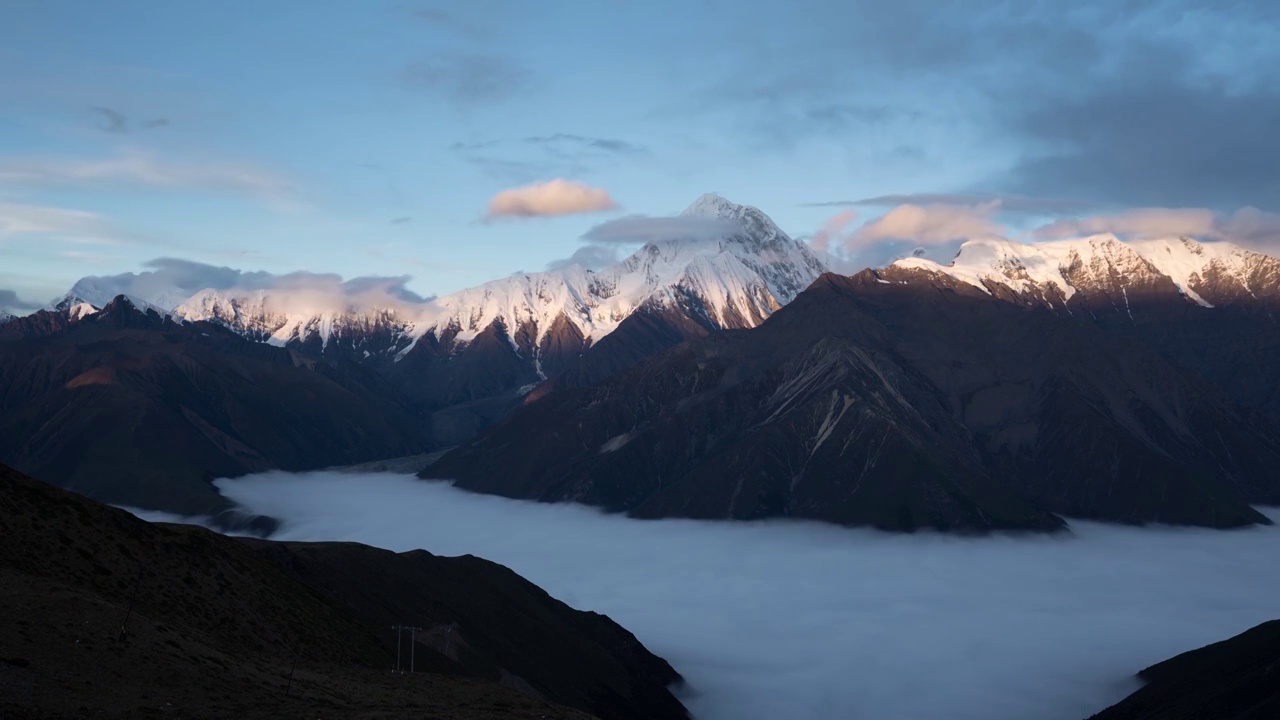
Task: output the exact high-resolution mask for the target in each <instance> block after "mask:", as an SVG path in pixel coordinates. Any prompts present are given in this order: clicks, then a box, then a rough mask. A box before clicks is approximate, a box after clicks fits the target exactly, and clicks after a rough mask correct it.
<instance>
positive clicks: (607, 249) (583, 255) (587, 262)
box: [547, 245, 618, 270]
mask: <svg viewBox="0 0 1280 720" xmlns="http://www.w3.org/2000/svg"><path fill="white" fill-rule="evenodd" d="M616 262H618V248H617V247H615V246H612V245H583V246H582V247H580V248H578V249H577V250H575V251H574V253H573V254H572V255H570V256H569V257H567V258H562V259H560V260H552V261H551V262H549V263H547V269H548V270H561V269H563V268H566V267H569V266H570V265H581V266H582V267H584V268H587V269H588V270H599V269H600V268H603V267H608V266H610V265H613V264H614V263H616Z"/></svg>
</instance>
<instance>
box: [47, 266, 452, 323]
mask: <svg viewBox="0 0 1280 720" xmlns="http://www.w3.org/2000/svg"><path fill="white" fill-rule="evenodd" d="M143 267H144V268H146V269H145V270H143V271H142V272H137V273H134V272H126V273H119V274H117V275H101V276H88V277H84V278H81V279H80V280H79V281H78V282H77V283H76V284H75V286H74V287H73V288H72V292H74V293H75V294H77V295H79V296H80V297H82V298H83V299H85V300H87V301H89V302H90V303H92V304H94V305H99V306H101V305H103V304H106V303H107V302H109V301H110V300H111V298H113V297H115V296H116V295H129V296H131V297H135V298H138V299H141V300H143V301H145V302H148V303H151V304H152V305H155V306H157V307H160V308H164V309H166V310H172V309H174V308H176V307H177V306H178V305H181V304H182V303H183V302H185V301H186V300H187V299H188V298H190V297H191V296H192V295H195V294H196V293H198V292H200V291H201V290H217V291H219V292H223V293H227V294H231V295H237V294H253V293H259V292H262V293H266V294H267V296H268V298H269V303H268V304H269V307H270V309H273V310H275V311H280V312H287V311H290V310H298V309H299V308H310V309H312V310H314V311H316V312H322V311H325V312H343V311H345V310H347V309H348V308H351V307H361V308H368V307H392V308H398V309H411V308H414V307H418V306H421V305H423V304H425V303H427V302H429V301H430V298H426V297H423V296H421V295H418V294H417V293H414V292H413V291H412V290H409V289H408V287H406V285H407V283H408V282H409V281H410V280H411V278H410V277H409V276H408V275H397V276H388V277H383V276H363V277H356V278H352V279H350V280H344V279H343V278H342V276H341V275H336V274H332V273H309V272H294V273H288V274H283V275H278V274H274V273H269V272H265V271H245V270H239V269H237V268H231V267H226V266H219V265H210V264H208V263H202V262H197V261H194V260H186V259H182V258H173V257H161V258H155V259H153V260H149V261H147V262H145V263H143Z"/></svg>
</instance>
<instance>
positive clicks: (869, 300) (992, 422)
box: [424, 271, 1280, 530]
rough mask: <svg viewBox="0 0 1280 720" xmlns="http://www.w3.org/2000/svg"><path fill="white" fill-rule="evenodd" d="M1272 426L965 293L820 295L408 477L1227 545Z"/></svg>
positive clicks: (641, 505)
mask: <svg viewBox="0 0 1280 720" xmlns="http://www.w3.org/2000/svg"><path fill="white" fill-rule="evenodd" d="M1275 438H1276V435H1275V434H1274V430H1273V426H1272V425H1271V424H1270V423H1269V422H1267V421H1266V420H1265V419H1263V418H1261V417H1260V416H1257V415H1255V414H1252V413H1250V412H1249V411H1247V410H1243V409H1241V408H1239V407H1238V406H1237V405H1235V404H1233V403H1232V402H1230V401H1229V400H1227V399H1225V398H1224V397H1222V396H1221V394H1220V392H1219V391H1218V390H1216V389H1215V388H1213V387H1212V386H1210V385H1208V384H1206V383H1205V382H1203V381H1201V380H1200V379H1198V378H1197V377H1195V376H1194V375H1192V374H1190V373H1188V372H1186V371H1184V370H1182V369H1180V368H1178V367H1176V366H1174V365H1172V364H1171V363H1169V362H1168V361H1167V360H1165V359H1164V358H1163V357H1162V356H1161V355H1160V354H1159V353H1158V352H1156V351H1153V350H1152V349H1150V348H1149V347H1147V346H1146V345H1144V344H1143V343H1141V342H1139V341H1137V340H1134V339H1131V338H1123V337H1119V336H1117V335H1114V334H1111V333H1107V332H1105V331H1104V330H1102V329H1100V328H1099V327H1098V326H1097V325H1096V324H1094V323H1093V322H1092V321H1090V320H1088V319H1084V318H1077V317H1075V316H1072V315H1065V316H1064V315H1062V314H1057V313H1053V312H1050V311H1048V310H1045V309H1041V308H1040V307H1039V306H1035V305H1032V306H1027V305H1023V304H1015V303H1009V302H1004V301H1001V300H1000V299H999V298H993V297H992V296H990V295H988V294H986V293H984V292H983V291H981V290H979V289H977V288H974V287H972V286H968V285H964V284H963V283H951V284H949V285H947V286H940V285H933V284H928V283H913V282H907V283H902V282H895V281H892V280H886V279H884V278H882V277H879V276H877V275H876V274H875V273H874V272H871V271H865V272H863V273H861V274H859V275H857V276H855V277H852V278H846V277H840V276H835V275H825V276H823V277H822V278H820V279H819V280H818V281H817V282H815V283H814V284H813V285H812V286H811V287H810V288H809V289H808V290H806V291H805V292H804V293H802V294H801V295H800V296H799V297H797V298H796V300H795V301H793V302H792V303H791V304H789V305H788V306H786V307H785V308H783V309H781V310H780V311H778V312H777V313H775V314H774V315H773V316H772V317H771V318H770V319H769V320H768V321H766V322H765V323H764V324H763V325H761V326H760V327H759V328H757V329H755V330H750V331H728V332H722V333H718V334H716V335H712V336H709V337H707V338H705V339H702V340H697V341H693V342H689V343H687V344H684V345H681V346H679V347H677V348H676V349H674V350H671V351H669V352H667V353H665V354H662V355H660V356H658V357H655V358H653V359H651V360H649V361H647V362H644V363H642V364H640V365H638V366H637V367H635V368H634V369H632V370H630V371H627V372H624V373H621V374H619V375H616V376H614V377H612V378H609V379H606V380H603V381H601V382H598V383H596V384H593V385H590V386H588V387H581V388H574V387H561V388H560V389H557V390H555V391H552V392H546V393H540V397H539V398H538V399H537V400H535V401H531V402H529V403H527V404H526V405H525V406H524V407H522V408H521V409H520V410H519V411H517V412H516V413H514V414H513V415H512V416H511V417H510V418H508V419H507V420H505V421H503V422H502V423H500V424H499V425H497V426H495V427H494V428H492V429H491V430H490V431H488V432H486V433H485V434H484V435H482V436H480V437H478V438H476V439H475V440H474V441H472V442H470V443H468V444H466V445H463V446H461V447H459V448H458V449H456V450H454V451H452V452H451V453H449V454H448V455H446V456H445V457H444V458H442V459H441V460H440V461H439V462H438V463H437V464H435V465H433V466H432V467H430V468H428V469H427V470H426V471H424V475H426V476H430V477H443V478H454V479H457V480H458V482H459V485H460V486H462V487H464V488H468V489H472V490H478V491H482V492H491V493H497V494H503V495H508V496H512V497H523V498H536V499H540V500H577V501H582V502H588V503H592V504H597V505H601V506H604V507H606V508H608V509H610V510H618V511H628V512H630V513H632V514H636V515H641V516H689V517H729V518H760V517H808V518H817V519H824V520H830V521H834V522H839V523H843V524H851V525H873V526H876V527H883V528H894V529H912V528H915V527H938V528H943V529H956V530H985V529H992V528H1032V529H1051V528H1056V527H1059V526H1060V524H1061V521H1060V520H1058V518H1057V517H1055V516H1054V515H1052V514H1051V513H1062V514H1066V515H1071V516H1078V517H1086V518H1095V519H1102V520H1114V521H1121V522H1148V521H1160V522H1168V523H1179V524H1200V525H1209V526H1215V527H1228V526H1235V525H1242V524H1248V523H1254V522H1266V518H1265V517H1264V516H1262V515H1261V514H1259V513H1257V512H1256V511H1254V510H1253V509H1252V508H1250V507H1249V504H1248V503H1249V502H1267V501H1272V502H1274V501H1276V500H1280V474H1278V471H1277V468H1280V446H1278V445H1277V441H1276V439H1275Z"/></svg>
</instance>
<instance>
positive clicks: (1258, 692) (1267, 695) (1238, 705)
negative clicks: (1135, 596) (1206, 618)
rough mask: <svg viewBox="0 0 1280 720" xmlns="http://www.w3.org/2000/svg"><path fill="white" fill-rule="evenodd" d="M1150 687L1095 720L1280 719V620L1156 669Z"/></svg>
mask: <svg viewBox="0 0 1280 720" xmlns="http://www.w3.org/2000/svg"><path fill="white" fill-rule="evenodd" d="M1138 677H1140V678H1142V679H1143V680H1145V681H1146V683H1147V684H1146V686H1144V687H1143V688H1142V689H1140V690H1138V691H1137V692H1135V693H1133V694H1132V695H1130V696H1129V697H1127V698H1125V699H1124V700H1121V701H1120V702H1118V703H1116V704H1115V705H1112V706H1111V707H1109V708H1107V709H1106V710H1103V711H1102V712H1100V713H1098V714H1097V715H1094V716H1093V720H1199V719H1200V718H1214V719H1215V720H1269V719H1270V718H1275V717H1280V620H1272V621H1271V622H1267V623H1263V624H1261V625H1259V626H1257V627H1255V628H1253V629H1251V630H1247V631H1245V632H1243V633H1240V634H1239V635H1237V636H1235V637H1233V638H1230V639H1229V640H1223V641H1222V642H1219V643H1214V644H1213V645H1209V646H1206V647H1202V648H1200V649H1199V650H1191V651H1189V652H1185V653H1183V654H1181V655H1179V656H1177V657H1175V658H1171V659H1169V660H1165V661H1164V662H1161V663H1158V664H1156V665H1152V666H1151V667H1149V668H1147V669H1146V670H1143V671H1142V672H1140V673H1138Z"/></svg>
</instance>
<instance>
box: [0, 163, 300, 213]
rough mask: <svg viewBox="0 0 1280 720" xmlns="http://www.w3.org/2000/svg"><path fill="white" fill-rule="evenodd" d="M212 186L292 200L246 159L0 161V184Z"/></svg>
mask: <svg viewBox="0 0 1280 720" xmlns="http://www.w3.org/2000/svg"><path fill="white" fill-rule="evenodd" d="M121 184H126V185H136V186H145V187H155V188H167V189H187V190H213V191H222V192H233V193H237V194H242V195H248V196H251V197H254V198H256V199H259V200H264V201H270V202H277V203H283V202H290V201H293V196H294V193H295V191H294V188H293V186H292V185H291V184H290V183H289V182H287V181H286V180H285V179H283V178H282V177H280V176H278V175H276V174H274V173H271V172H268V171H266V170H264V169H262V168H259V167H257V166H255V165H252V164H248V163H237V162H228V161H209V162H190V161H189V162H174V161H170V160H164V159H161V158H159V157H156V156H153V155H149V154H144V153H126V154H122V155H117V156H115V157H109V158H104V159H94V160H84V159H63V158H9V159H3V160H0V185H10V186H21V187H32V186H37V187H38V186H57V185H75V186H118V185H121Z"/></svg>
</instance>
